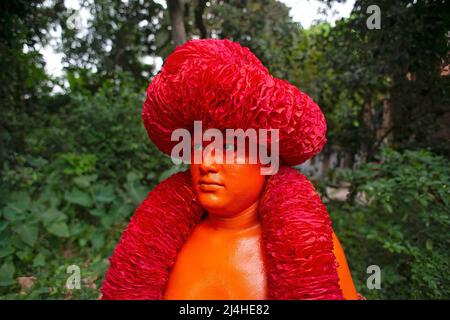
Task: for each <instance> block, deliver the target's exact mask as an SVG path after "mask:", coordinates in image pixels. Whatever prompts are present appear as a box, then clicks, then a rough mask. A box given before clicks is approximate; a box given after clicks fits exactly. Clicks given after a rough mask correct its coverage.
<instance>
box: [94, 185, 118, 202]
mask: <svg viewBox="0 0 450 320" xmlns="http://www.w3.org/2000/svg"><path fill="white" fill-rule="evenodd" d="M114 198H115V196H114V190H113V187H112V186H111V185H105V186H102V187H100V188H99V189H98V190H97V192H96V193H95V199H96V200H97V201H98V202H106V203H108V202H112V201H113V200H114Z"/></svg>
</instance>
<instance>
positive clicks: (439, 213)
mask: <svg viewBox="0 0 450 320" xmlns="http://www.w3.org/2000/svg"><path fill="white" fill-rule="evenodd" d="M378 159H379V161H378V162H376V163H367V164H364V165H362V166H361V167H360V168H358V169H355V170H347V171H344V172H343V173H342V174H341V178H342V179H344V180H346V181H349V182H351V184H352V192H351V193H350V197H349V199H348V201H347V202H346V203H344V204H342V203H338V202H331V203H330V204H329V206H330V214H331V215H332V219H333V222H334V226H335V229H336V232H337V234H338V235H339V236H340V238H341V240H342V242H343V243H344V246H345V248H346V254H347V258H348V261H349V264H350V267H351V269H352V271H353V277H354V279H355V281H356V285H357V286H358V289H359V290H360V292H361V293H363V294H364V295H366V296H367V297H368V298H372V299H377V298H383V299H448V298H450V284H449V282H448V275H449V273H450V269H449V262H450V252H449V248H450V239H449V237H448V234H449V225H450V207H449V202H450V197H449V196H450V191H449V182H450V163H449V161H448V160H446V159H445V158H442V157H440V156H436V155H434V154H432V153H430V152H428V151H424V150H422V151H405V152H402V153H400V152H397V151H394V150H391V149H385V150H383V151H382V152H381V154H380V155H379V157H378ZM373 264H374V265H378V266H379V267H380V268H381V290H368V289H367V287H366V280H365V279H367V278H368V277H369V274H367V273H366V268H367V267H368V266H369V265H373Z"/></svg>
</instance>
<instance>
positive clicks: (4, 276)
mask: <svg viewBox="0 0 450 320" xmlns="http://www.w3.org/2000/svg"><path fill="white" fill-rule="evenodd" d="M15 271H16V270H15V267H14V265H13V264H12V263H11V262H5V263H4V264H2V266H1V267H0V287H5V286H9V285H12V284H14V283H15V281H14V272H15Z"/></svg>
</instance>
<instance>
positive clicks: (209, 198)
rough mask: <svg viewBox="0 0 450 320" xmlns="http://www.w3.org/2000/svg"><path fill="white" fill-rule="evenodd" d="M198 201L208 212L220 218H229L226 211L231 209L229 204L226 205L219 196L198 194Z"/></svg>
mask: <svg viewBox="0 0 450 320" xmlns="http://www.w3.org/2000/svg"><path fill="white" fill-rule="evenodd" d="M198 201H199V202H200V205H201V206H202V208H203V209H205V210H206V211H208V212H210V213H214V214H216V215H218V216H227V212H226V209H227V207H229V203H228V202H227V203H225V202H224V200H223V199H222V198H220V197H218V196H217V195H215V194H210V193H203V192H202V193H199V194H198Z"/></svg>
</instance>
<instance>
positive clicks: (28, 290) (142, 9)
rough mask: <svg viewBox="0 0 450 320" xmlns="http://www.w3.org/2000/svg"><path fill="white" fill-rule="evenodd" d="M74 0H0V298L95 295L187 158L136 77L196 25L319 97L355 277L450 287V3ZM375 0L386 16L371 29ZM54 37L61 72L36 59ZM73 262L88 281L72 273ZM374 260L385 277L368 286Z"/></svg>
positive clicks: (326, 176) (413, 292) (334, 205)
mask: <svg viewBox="0 0 450 320" xmlns="http://www.w3.org/2000/svg"><path fill="white" fill-rule="evenodd" d="M321 2H322V3H323V4H324V5H326V7H327V8H331V7H332V6H333V4H334V3H335V2H345V0H340V1H339V0H338V1H334V0H322V1H321ZM78 4H79V8H80V9H79V10H76V9H73V8H70V6H68V5H67V1H63V0H47V1H41V0H31V1H25V0H16V1H10V0H8V1H1V2H0V70H1V73H0V83H1V84H2V85H1V86H0V108H1V109H0V110H1V117H0V165H1V166H0V298H2V299H97V298H98V296H99V287H100V286H101V282H102V280H103V276H104V273H105V271H106V270H107V268H108V257H109V256H110V254H111V253H112V250H113V248H114V246H115V244H116V243H117V241H118V239H119V237H120V234H121V232H122V230H123V228H124V227H125V226H126V224H127V222H128V221H129V219H130V217H131V215H132V213H133V211H134V209H135V208H136V207H137V206H138V205H139V203H140V202H141V201H142V199H143V198H144V197H145V195H146V194H147V192H148V191H149V190H151V188H152V187H153V186H155V184H157V183H158V182H159V181H160V180H161V179H164V178H166V177H167V176H169V175H170V174H171V173H173V172H175V171H176V170H179V168H174V167H172V164H171V162H170V159H169V158H168V157H167V156H164V155H163V154H161V153H160V152H159V151H158V150H157V149H156V148H155V147H154V146H153V145H152V143H151V142H150V141H149V140H148V138H147V136H146V132H145V130H144V128H143V125H142V121H141V116H140V112H141V106H142V103H143V101H144V98H145V96H144V94H145V89H146V86H147V85H148V83H149V82H150V80H151V78H152V76H153V75H154V74H155V73H156V72H157V71H158V68H159V67H160V63H158V61H160V60H158V57H162V58H163V59H164V58H165V57H167V55H169V54H170V53H171V52H172V51H173V49H174V47H175V44H180V43H183V42H184V41H186V40H188V39H191V38H205V37H216V38H228V39H231V40H234V41H238V42H240V43H241V44H243V45H245V46H248V47H249V48H250V49H251V50H252V51H253V52H254V53H255V54H256V55H257V56H258V57H259V58H260V59H261V60H262V62H263V63H264V64H265V65H266V66H267V67H268V68H269V70H270V71H271V72H272V74H274V75H275V76H277V77H281V78H284V79H286V80H288V81H290V82H291V83H293V84H295V85H297V86H298V87H299V88H300V89H302V90H303V91H305V92H307V93H308V94H309V95H311V96H312V97H313V98H314V99H315V100H316V101H317V102H318V104H319V105H320V106H321V107H322V110H323V112H324V113H325V116H326V118H327V122H328V127H329V129H328V143H327V145H326V147H325V149H324V150H323V151H322V153H321V155H320V157H317V159H315V160H313V161H312V162H310V163H309V164H308V166H309V167H308V168H319V172H320V174H318V175H311V176H310V177H311V179H313V180H314V183H315V184H316V186H317V187H318V189H319V191H320V192H321V194H322V197H323V200H324V202H325V203H326V204H327V206H328V208H329V212H330V215H331V217H332V220H333V225H334V228H335V230H336V233H337V234H338V235H339V237H340V238H341V242H342V243H343V246H344V248H345V251H346V254H347V258H348V261H349V264H350V268H351V270H352V273H353V278H354V281H355V283H356V285H357V287H358V290H359V291H360V292H361V293H362V294H363V295H365V296H366V297H367V298H369V299H419V298H424V299H448V298H450V281H449V280H450V279H449V274H450V268H449V262H450V254H449V249H450V240H449V236H448V235H449V224H450V208H449V202H450V197H449V195H450V192H449V182H450V181H449V180H450V169H449V168H450V166H449V156H450V148H449V138H450V126H449V124H450V110H449V106H450V103H449V98H450V95H449V89H450V88H449V76H448V75H449V73H450V71H449V66H448V65H449V61H448V57H449V56H448V53H449V48H448V43H449V33H448V32H449V30H450V10H449V9H450V8H449V2H448V1H445V0H440V1H432V0H414V1H413V0H398V1H391V0H377V1H367V0H356V2H355V5H354V8H353V11H352V13H351V15H350V16H349V17H347V18H344V19H340V20H338V21H337V22H336V23H335V24H330V23H328V22H320V21H319V22H317V23H315V24H313V25H312V26H310V27H308V28H303V27H302V26H301V25H300V24H299V23H297V22H294V21H293V19H292V17H291V16H290V15H289V8H288V7H287V6H286V5H285V4H283V3H282V2H278V1H275V0H261V1H242V0H230V1H216V0H211V1H203V0H195V1H179V0H169V1H168V3H167V4H166V3H165V1H157V2H155V1H151V0H127V1H119V0H108V1H107V0H97V1H90V0H79V1H78ZM371 4H376V5H378V6H379V7H380V9H381V14H382V15H381V18H382V20H381V22H382V27H381V29H379V30H369V29H368V28H367V26H366V20H367V18H368V14H367V13H366V10H367V7H368V6H369V5H371ZM82 10H84V12H88V13H89V14H88V18H87V23H86V24H82V23H79V18H80V12H82ZM55 32H56V33H58V38H59V41H58V42H57V43H56V44H55V43H53V42H52V41H53V40H52V39H54V36H55ZM49 44H52V45H53V46H54V47H55V48H56V50H57V52H58V53H59V54H60V56H61V57H62V62H63V73H62V74H61V75H58V76H55V75H52V74H50V73H49V72H48V70H47V69H46V68H45V64H46V61H45V60H44V58H43V55H42V48H44V47H46V46H48V45H49ZM48 62H49V61H47V63H48ZM158 64H159V65H158ZM333 159H334V160H333ZM300 170H302V169H300ZM330 190H337V191H344V197H336V196H333V194H332V192H330ZM72 264H75V265H78V266H80V268H81V276H82V283H81V286H82V287H81V289H80V290H76V289H74V290H69V289H67V288H66V286H65V284H66V280H67V277H68V276H69V274H67V273H66V270H67V267H68V266H69V265H72ZM372 264H375V265H378V266H380V268H381V270H382V279H381V280H382V282H381V289H380V290H369V289H368V288H367V286H366V279H367V278H368V276H369V274H367V273H366V269H367V267H368V266H369V265H372Z"/></svg>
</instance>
